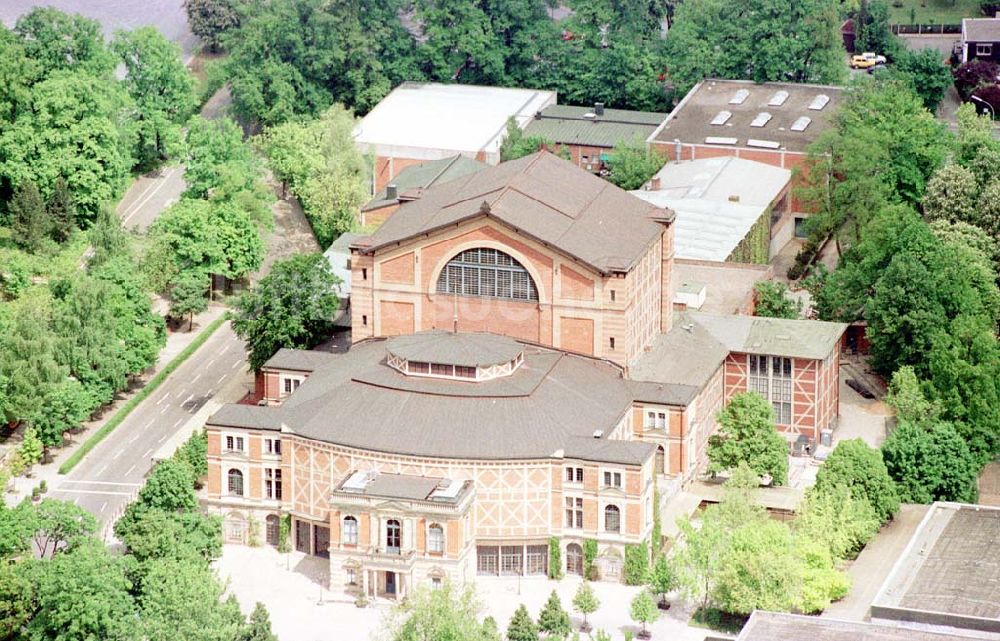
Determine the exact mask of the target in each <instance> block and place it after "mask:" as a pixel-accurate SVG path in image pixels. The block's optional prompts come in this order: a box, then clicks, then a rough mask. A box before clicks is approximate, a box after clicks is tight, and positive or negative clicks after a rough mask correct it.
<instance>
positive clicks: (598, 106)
mask: <svg viewBox="0 0 1000 641" xmlns="http://www.w3.org/2000/svg"><path fill="white" fill-rule="evenodd" d="M594 115H595V116H603V115H604V103H603V102H595V103H594Z"/></svg>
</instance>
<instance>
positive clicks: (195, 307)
mask: <svg viewBox="0 0 1000 641" xmlns="http://www.w3.org/2000/svg"><path fill="white" fill-rule="evenodd" d="M207 292H208V276H207V275H206V274H203V273H201V272H198V271H195V270H191V271H186V272H181V273H180V274H178V275H177V277H176V278H174V282H173V283H172V284H171V285H170V315H171V316H175V317H178V318H184V317H185V316H187V317H188V331H191V329H192V328H193V327H194V315H195V314H200V313H201V312H203V311H205V310H206V309H208V298H207V297H206V295H205V294H206V293H207Z"/></svg>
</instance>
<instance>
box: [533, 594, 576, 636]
mask: <svg viewBox="0 0 1000 641" xmlns="http://www.w3.org/2000/svg"><path fill="white" fill-rule="evenodd" d="M538 629H539V630H541V631H542V632H545V633H546V636H547V637H554V638H557V639H565V638H566V636H567V635H568V634H569V632H570V625H569V615H568V614H567V613H566V610H563V607H562V602H561V601H560V600H559V595H558V594H556V591H555V590H552V594H550V595H549V599H548V601H546V602H545V605H544V606H543V607H542V611H541V612H540V613H539V615H538Z"/></svg>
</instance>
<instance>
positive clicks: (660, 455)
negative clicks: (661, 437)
mask: <svg viewBox="0 0 1000 641" xmlns="http://www.w3.org/2000/svg"><path fill="white" fill-rule="evenodd" d="M654 464H655V465H656V467H655V468H654V469H656V473H657V474H666V473H667V453H666V451H664V449H663V446H662V445H657V446H656V460H655V461H654Z"/></svg>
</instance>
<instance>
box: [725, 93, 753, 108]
mask: <svg viewBox="0 0 1000 641" xmlns="http://www.w3.org/2000/svg"><path fill="white" fill-rule="evenodd" d="M749 97H750V92H749V91H747V90H746V89H740V90H739V91H737V92H736V93H735V94H733V97H732V98H730V99H729V104H731V105H742V104H743V103H744V102H746V101H747V98H749Z"/></svg>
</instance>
